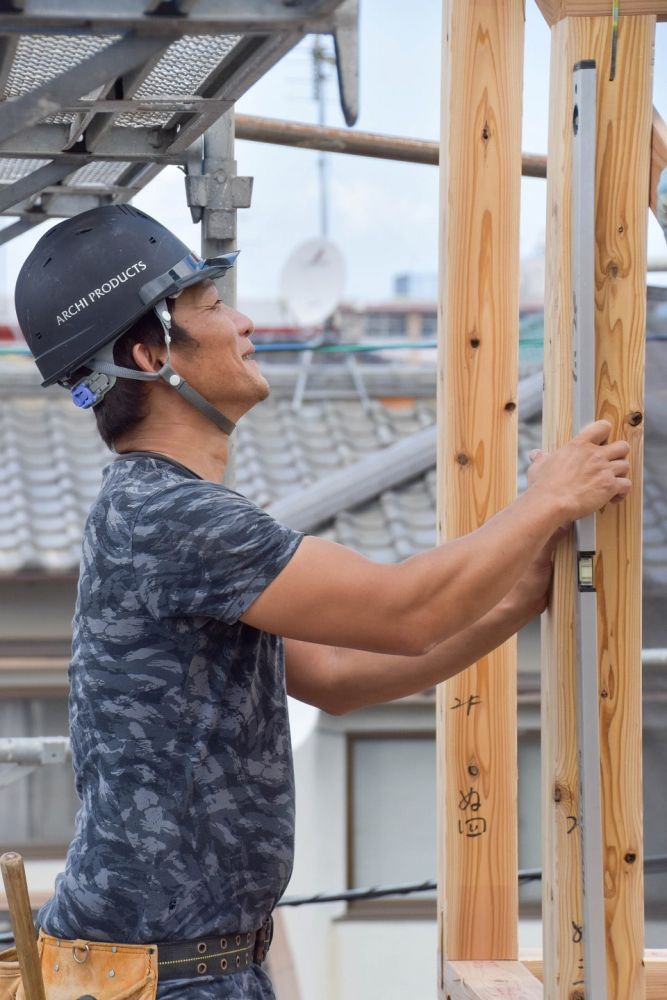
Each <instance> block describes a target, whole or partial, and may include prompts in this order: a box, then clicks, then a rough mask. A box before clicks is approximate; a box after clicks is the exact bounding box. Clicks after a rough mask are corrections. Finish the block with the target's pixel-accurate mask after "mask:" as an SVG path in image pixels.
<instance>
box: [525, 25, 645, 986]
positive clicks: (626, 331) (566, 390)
mask: <svg viewBox="0 0 667 1000" xmlns="http://www.w3.org/2000/svg"><path fill="white" fill-rule="evenodd" d="M654 28H655V18H653V17H643V18H640V17H637V18H631V17H625V18H624V19H623V21H622V23H621V30H620V32H619V39H618V59H617V72H616V79H615V80H614V81H613V82H610V81H609V79H608V73H607V72H606V70H605V71H600V72H599V73H598V125H597V163H596V290H595V295H596V303H595V305H596V349H597V372H596V379H597V384H596V413H597V415H598V416H599V417H605V418H606V419H608V420H609V421H610V422H611V424H612V428H613V432H612V437H613V438H618V437H625V438H627V439H628V440H629V441H630V442H631V446H632V464H633V479H634V482H635V487H634V490H633V493H632V496H631V498H630V499H628V500H626V501H625V502H624V503H623V504H621V505H619V506H614V505H610V506H609V507H607V508H606V510H605V511H604V512H603V513H602V514H601V515H599V516H598V546H599V557H598V562H597V567H596V583H597V588H598V640H599V661H598V671H599V683H600V691H601V699H600V752H601V769H602V770H601V773H602V785H603V790H602V791H603V821H604V845H603V862H604V872H605V909H606V942H607V956H608V963H607V969H608V995H609V998H610V1000H640V998H641V1000H643V996H644V993H643V981H644V979H643V966H642V957H643V874H642V801H641V791H642V785H641V512H642V489H641V481H642V445H643V428H642V419H643V416H642V415H643V382H644V318H645V295H644V288H645V282H646V186H645V185H646V180H645V179H646V177H647V176H648V173H649V156H650V148H651V55H652V45H653V34H654ZM610 46H611V18H609V17H605V18H599V19H598V18H566V19H565V20H562V21H559V22H558V23H557V24H556V26H555V27H554V28H553V30H552V55H551V74H552V75H551V95H550V108H551V121H550V131H549V171H548V184H547V291H546V305H545V362H544V364H545V408H544V443H545V447H546V448H548V449H553V448H554V447H556V446H558V445H559V444H561V443H563V442H564V441H565V440H567V438H568V437H569V436H570V433H571V426H572V425H571V405H572V398H571V384H570V379H571V374H570V372H571V360H570V359H571V351H572V336H571V332H572V309H571V295H572V289H571V281H570V243H571V231H570V229H571V227H570V170H571V118H572V110H571V89H570V88H571V71H572V67H573V65H574V64H575V62H577V61H578V60H580V59H595V60H596V61H597V63H598V65H599V66H600V67H606V66H607V65H608V59H609V52H610ZM573 600H574V595H573V571H572V561H571V549H570V545H569V543H565V544H564V545H563V546H561V550H560V552H559V553H558V555H557V559H556V568H555V580H554V588H553V599H552V605H551V610H550V614H549V615H548V616H547V621H546V625H545V628H544V632H543V675H542V706H543V709H542V734H543V745H542V765H543V772H542V791H543V824H542V837H543V872H544V875H543V921H544V935H545V940H544V977H545V995H546V996H548V997H549V998H562V1000H565V998H568V1000H571V998H572V997H573V996H576V995H577V991H578V990H582V986H581V979H582V975H581V967H580V962H581V960H582V948H581V941H580V940H579V939H580V933H579V932H578V930H577V928H578V927H581V882H580V851H579V841H578V837H577V835H576V832H573V826H574V824H576V822H577V821H578V817H579V814H580V808H579V784H578V769H577V753H576V747H577V731H576V711H575V697H576V681H575V671H574V663H575V660H574V643H573Z"/></svg>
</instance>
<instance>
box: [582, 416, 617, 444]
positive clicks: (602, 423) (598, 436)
mask: <svg viewBox="0 0 667 1000" xmlns="http://www.w3.org/2000/svg"><path fill="white" fill-rule="evenodd" d="M610 434H611V424H610V423H609V421H608V420H596V421H595V422H594V423H592V424H588V425H587V426H586V427H584V429H583V430H582V431H580V432H579V434H577V436H576V437H575V438H574V440H575V441H590V442H591V443H592V444H606V443H607V441H608V440H609V435H610Z"/></svg>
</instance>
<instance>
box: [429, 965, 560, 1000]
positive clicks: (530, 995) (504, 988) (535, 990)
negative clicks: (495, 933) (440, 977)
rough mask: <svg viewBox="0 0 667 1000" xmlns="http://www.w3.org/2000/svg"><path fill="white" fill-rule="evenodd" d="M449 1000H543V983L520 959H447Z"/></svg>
mask: <svg viewBox="0 0 667 1000" xmlns="http://www.w3.org/2000/svg"><path fill="white" fill-rule="evenodd" d="M447 966H448V967H447V981H448V987H447V988H448V991H449V992H448V1000H500V998H502V1000H542V997H543V993H544V991H543V989H542V984H541V983H540V981H539V980H538V979H536V977H535V976H534V975H533V973H532V972H531V971H530V970H529V969H527V968H526V967H525V966H524V965H522V963H521V962H448V963H447Z"/></svg>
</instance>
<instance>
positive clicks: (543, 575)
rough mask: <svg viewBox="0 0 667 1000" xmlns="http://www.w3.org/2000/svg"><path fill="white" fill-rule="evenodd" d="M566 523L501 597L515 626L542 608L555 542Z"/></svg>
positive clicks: (562, 534)
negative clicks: (514, 621)
mask: <svg viewBox="0 0 667 1000" xmlns="http://www.w3.org/2000/svg"><path fill="white" fill-rule="evenodd" d="M568 530H569V525H567V524H564V525H563V526H562V527H561V528H559V529H558V531H556V532H555V533H554V534H553V535H552V536H551V538H550V539H549V541H548V542H547V544H546V545H545V546H544V548H543V549H542V550H541V551H540V552H538V554H537V555H536V556H535V558H534V559H533V561H532V563H531V564H530V566H529V567H528V569H527V570H526V571H525V573H524V574H523V576H522V577H521V579H520V580H518V582H517V583H515V585H514V586H513V587H512V589H511V590H510V591H509V593H508V594H507V596H506V597H505V598H504V599H503V600H502V602H501V604H500V607H501V608H502V609H505V610H506V611H507V614H508V615H510V616H513V617H515V618H516V619H517V622H518V624H517V628H520V627H521V626H522V625H524V624H525V623H526V622H528V621H530V619H531V618H534V617H535V615H541V614H542V612H543V611H546V609H547V606H548V604H549V594H550V592H551V579H552V576H553V556H554V552H555V549H556V546H557V545H558V543H559V542H560V541H561V540H562V539H563V538H565V537H566V535H567V533H568Z"/></svg>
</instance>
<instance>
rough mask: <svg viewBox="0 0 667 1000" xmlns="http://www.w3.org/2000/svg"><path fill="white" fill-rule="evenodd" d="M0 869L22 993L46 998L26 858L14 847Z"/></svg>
mask: <svg viewBox="0 0 667 1000" xmlns="http://www.w3.org/2000/svg"><path fill="white" fill-rule="evenodd" d="M0 871H2V879H3V882H4V884H5V892H6V893H7V905H8V908H9V919H10V921H11V925H12V932H13V934H14V943H15V945H16V955H17V957H18V960H19V967H20V969H21V981H22V983H23V994H24V996H25V997H26V1000H45V994H44V980H43V979H42V969H41V965H40V959H39V952H38V950H37V938H36V936H35V925H34V924H33V922H32V911H31V909H30V897H29V896H28V886H27V884H26V879H25V868H24V867H23V858H22V857H21V855H20V854H16V853H15V852H14V851H8V852H7V853H6V854H3V855H2V856H1V857H0Z"/></svg>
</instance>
